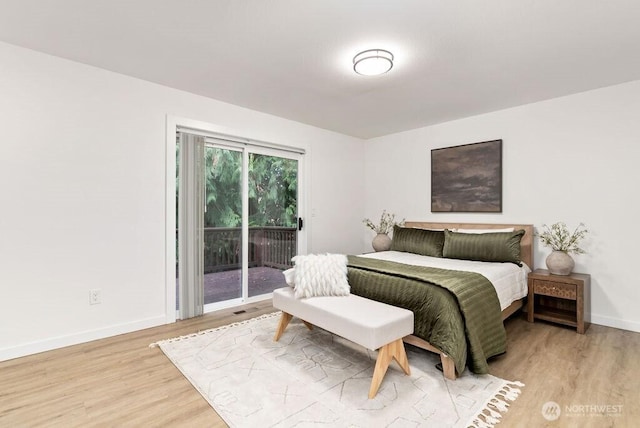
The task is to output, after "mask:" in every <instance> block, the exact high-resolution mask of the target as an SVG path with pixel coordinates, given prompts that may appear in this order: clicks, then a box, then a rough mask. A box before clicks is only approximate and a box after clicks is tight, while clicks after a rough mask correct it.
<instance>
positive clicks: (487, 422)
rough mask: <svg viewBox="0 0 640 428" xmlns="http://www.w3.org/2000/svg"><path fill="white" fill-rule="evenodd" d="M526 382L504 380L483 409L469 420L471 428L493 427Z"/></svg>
mask: <svg viewBox="0 0 640 428" xmlns="http://www.w3.org/2000/svg"><path fill="white" fill-rule="evenodd" d="M523 386H524V383H522V382H518V381H513V382H508V381H507V382H504V383H503V384H502V386H501V387H500V388H499V389H498V392H496V393H495V394H494V395H493V397H491V398H490V399H489V400H487V402H486V403H485V404H484V406H483V408H482V410H480V412H479V413H478V414H477V415H476V416H475V417H474V418H473V419H472V420H471V422H469V423H468V424H467V425H468V426H469V428H493V427H494V426H496V425H497V424H498V423H499V422H500V419H501V418H502V413H505V412H506V411H507V410H508V409H509V405H510V402H512V401H515V399H516V398H518V396H519V395H520V393H521V392H522V391H521V389H520V388H522V387H523Z"/></svg>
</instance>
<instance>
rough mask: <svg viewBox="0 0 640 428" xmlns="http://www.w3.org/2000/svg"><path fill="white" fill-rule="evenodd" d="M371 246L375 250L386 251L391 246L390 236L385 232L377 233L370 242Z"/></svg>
mask: <svg viewBox="0 0 640 428" xmlns="http://www.w3.org/2000/svg"><path fill="white" fill-rule="evenodd" d="M371 246H372V247H373V249H374V250H376V251H388V250H389V248H391V238H389V235H387V234H386V233H378V234H377V235H376V237H375V238H373V241H372V242H371Z"/></svg>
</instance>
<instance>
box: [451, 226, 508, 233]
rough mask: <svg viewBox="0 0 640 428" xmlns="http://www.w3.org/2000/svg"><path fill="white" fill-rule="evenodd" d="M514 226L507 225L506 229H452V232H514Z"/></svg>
mask: <svg viewBox="0 0 640 428" xmlns="http://www.w3.org/2000/svg"><path fill="white" fill-rule="evenodd" d="M514 230H515V229H514V228H513V227H505V228H504V229H451V231H452V232H458V233H498V232H513V231H514Z"/></svg>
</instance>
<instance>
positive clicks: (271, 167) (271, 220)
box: [247, 153, 298, 297]
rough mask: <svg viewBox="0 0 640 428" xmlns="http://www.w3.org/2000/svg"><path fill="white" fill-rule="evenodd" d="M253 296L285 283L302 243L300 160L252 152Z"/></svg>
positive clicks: (250, 285) (250, 291) (250, 282)
mask: <svg viewBox="0 0 640 428" xmlns="http://www.w3.org/2000/svg"><path fill="white" fill-rule="evenodd" d="M248 178H249V180H248V185H249V189H248V190H249V192H248V200H247V202H248V209H249V213H248V214H249V216H248V223H249V224H248V226H249V269H248V275H249V277H248V295H249V297H252V296H258V295H261V294H265V293H271V292H272V291H273V290H274V289H276V288H279V287H282V286H284V277H283V275H282V271H283V270H285V269H288V268H290V267H291V266H292V264H291V258H292V257H293V256H295V255H296V253H297V243H298V160H297V159H291V158H284V157H281V156H276V155H269V154H260V153H249V177H248Z"/></svg>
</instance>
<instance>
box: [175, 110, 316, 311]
mask: <svg viewBox="0 0 640 428" xmlns="http://www.w3.org/2000/svg"><path fill="white" fill-rule="evenodd" d="M179 130H183V131H188V132H192V133H195V134H200V135H203V136H205V137H212V138H216V139H219V140H226V141H229V142H232V143H235V144H238V143H240V144H247V145H251V146H255V147H256V148H258V150H259V148H264V149H267V150H268V149H276V150H280V151H285V152H292V153H298V154H300V155H301V156H300V158H299V163H298V216H299V217H302V218H303V219H305V222H304V228H303V230H302V232H301V233H299V234H298V253H299V254H306V252H307V245H308V238H309V236H310V230H311V228H310V225H311V222H310V221H309V220H310V219H309V217H308V216H306V212H307V210H306V207H307V197H308V196H307V195H308V194H309V192H308V185H307V183H309V182H310V181H309V180H308V179H309V178H310V171H309V168H307V167H306V163H307V162H308V156H309V150H308V147H301V146H302V145H303V144H300V146H294V145H284V144H275V143H270V142H267V141H263V140H259V139H254V138H247V137H238V135H242V134H246V133H244V132H239V131H234V130H230V129H229V128H225V127H221V126H217V125H214V124H210V123H206V122H201V121H196V120H193V119H187V118H182V117H177V116H171V115H167V117H166V135H165V144H166V150H165V160H166V163H165V245H164V247H165V248H164V253H165V269H164V271H165V318H166V323H167V324H169V323H174V322H175V321H176V319H177V311H176V280H175V278H176V248H175V239H176V230H175V227H176V212H175V197H176V132H178V131H179ZM270 296H271V295H270V294H265V295H262V296H255V297H252V298H248V299H242V298H240V299H233V300H230V301H228V302H225V303H226V304H224V305H218V304H213V305H215V307H214V309H215V310H217V309H222V308H225V307H234V306H238V305H241V304H246V303H251V302H255V301H259V300H265V299H268V298H270ZM208 309H211V306H210V307H209V308H208Z"/></svg>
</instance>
